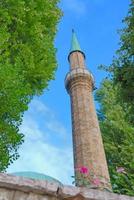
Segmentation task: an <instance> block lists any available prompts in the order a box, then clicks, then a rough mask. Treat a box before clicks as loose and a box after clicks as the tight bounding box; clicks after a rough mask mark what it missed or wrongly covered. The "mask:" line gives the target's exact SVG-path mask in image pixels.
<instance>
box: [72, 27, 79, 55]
mask: <svg viewBox="0 0 134 200" xmlns="http://www.w3.org/2000/svg"><path fill="white" fill-rule="evenodd" d="M72 51H81V48H80V44H79V42H78V39H77V36H76V34H75V32H74V30H72V42H71V49H70V52H72Z"/></svg>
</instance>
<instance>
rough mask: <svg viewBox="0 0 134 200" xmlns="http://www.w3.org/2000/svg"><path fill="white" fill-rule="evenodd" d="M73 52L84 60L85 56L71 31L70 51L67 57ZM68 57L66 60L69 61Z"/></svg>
mask: <svg viewBox="0 0 134 200" xmlns="http://www.w3.org/2000/svg"><path fill="white" fill-rule="evenodd" d="M75 51H79V52H81V53H82V54H83V56H84V58H85V54H84V52H83V51H82V50H81V48H80V44H79V42H78V39H77V36H76V34H75V32H74V30H73V29H72V41H71V49H70V53H69V56H70V54H71V53H72V52H75ZM69 56H68V59H69Z"/></svg>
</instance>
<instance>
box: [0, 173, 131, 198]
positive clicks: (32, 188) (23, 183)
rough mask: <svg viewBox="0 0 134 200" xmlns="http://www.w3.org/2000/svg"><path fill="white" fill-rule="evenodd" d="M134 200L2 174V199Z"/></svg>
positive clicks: (0, 193)
mask: <svg viewBox="0 0 134 200" xmlns="http://www.w3.org/2000/svg"><path fill="white" fill-rule="evenodd" d="M62 199H66V200H84V199H85V200H134V197H128V196H124V195H117V194H113V193H110V192H106V191H105V192H104V191H98V190H93V189H87V188H78V187H73V186H61V185H60V184H58V183H51V182H48V181H41V180H34V179H27V178H23V177H17V176H12V175H7V174H2V173H1V174H0V200H62Z"/></svg>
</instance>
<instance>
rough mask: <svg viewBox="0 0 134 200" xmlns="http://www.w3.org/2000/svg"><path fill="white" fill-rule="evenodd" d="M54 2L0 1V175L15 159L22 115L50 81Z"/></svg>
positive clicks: (56, 14)
mask: <svg viewBox="0 0 134 200" xmlns="http://www.w3.org/2000/svg"><path fill="white" fill-rule="evenodd" d="M57 3H58V0H51V1H50V0H36V1H35V0H31V1H28V0H2V1H0V27H1V28H0V41H1V43H0V77H1V79H0V171H4V170H6V168H7V167H8V165H9V164H10V163H11V162H13V160H15V159H17V158H18V153H17V149H18V147H19V145H20V144H21V143H22V142H23V137H24V136H23V134H21V133H19V126H20V124H21V122H22V117H23V113H24V111H26V110H27V109H28V103H29V102H30V101H31V99H32V98H33V96H34V95H40V94H41V93H42V92H43V89H44V88H46V87H47V86H48V82H49V80H51V79H54V72H55V70H56V65H57V63H56V59H55V53H56V50H55V48H54V44H53V43H54V37H55V34H56V25H57V23H58V21H59V18H60V16H61V12H60V10H59V9H58V7H57Z"/></svg>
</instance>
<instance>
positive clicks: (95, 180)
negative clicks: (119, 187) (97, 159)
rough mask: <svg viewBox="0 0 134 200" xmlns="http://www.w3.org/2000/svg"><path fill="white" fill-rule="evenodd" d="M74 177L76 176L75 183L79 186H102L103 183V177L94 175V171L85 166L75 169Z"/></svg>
mask: <svg viewBox="0 0 134 200" xmlns="http://www.w3.org/2000/svg"><path fill="white" fill-rule="evenodd" d="M72 177H73V178H75V180H74V181H73V184H74V183H75V184H76V185H78V186H84V187H89V188H102V185H103V184H102V183H103V181H102V179H101V178H100V177H96V176H94V175H93V173H92V171H89V169H88V168H87V167H85V166H82V167H77V168H76V169H75V177H74V176H72ZM102 189H103V188H102Z"/></svg>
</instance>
